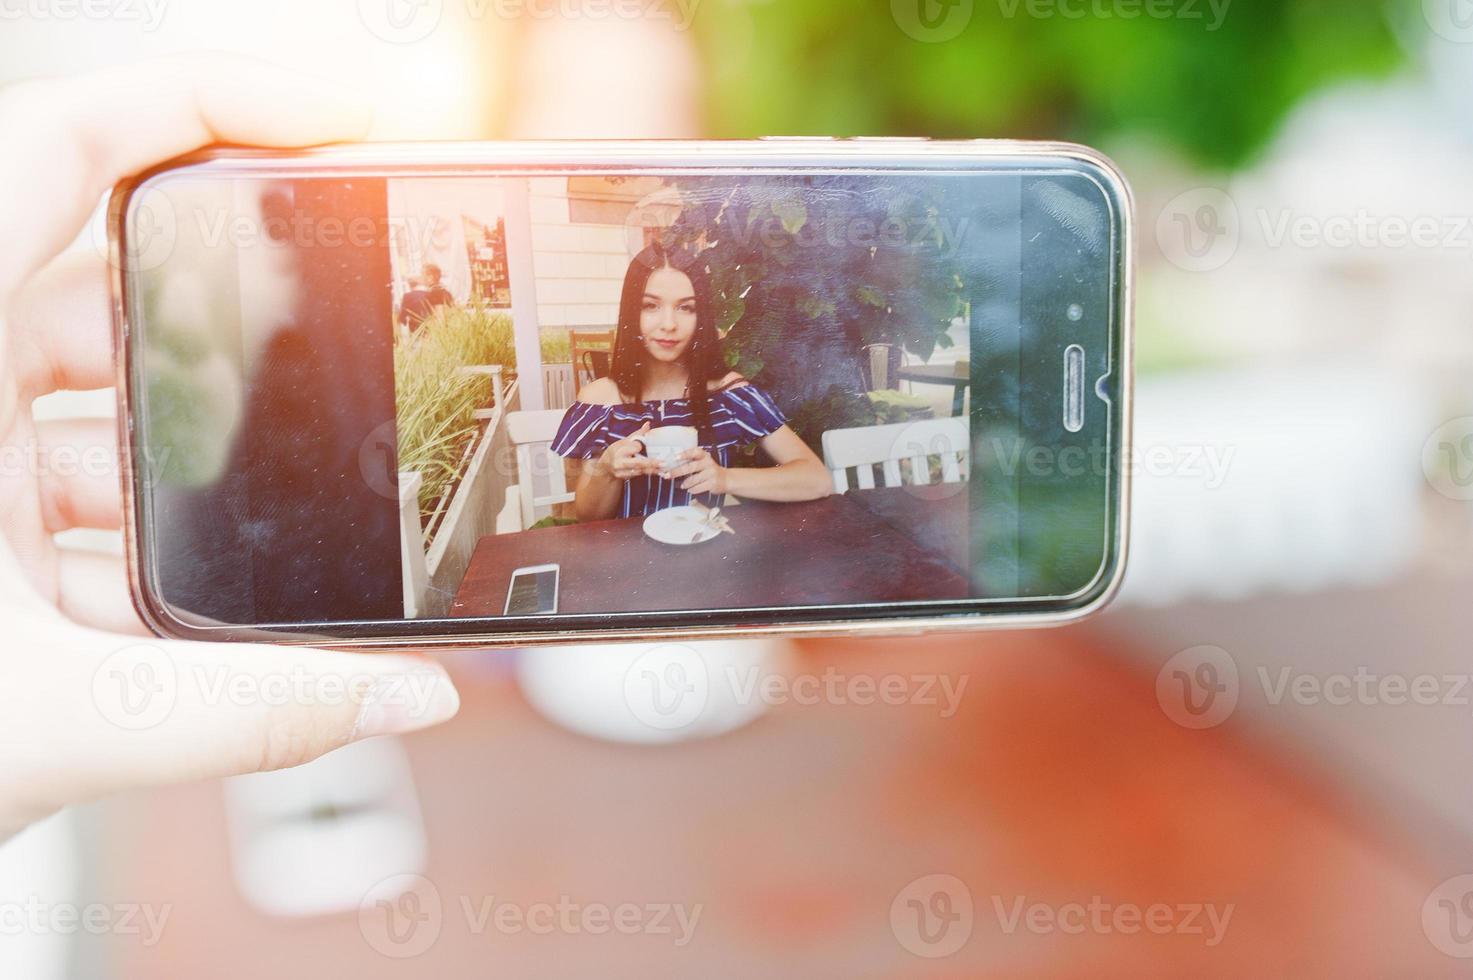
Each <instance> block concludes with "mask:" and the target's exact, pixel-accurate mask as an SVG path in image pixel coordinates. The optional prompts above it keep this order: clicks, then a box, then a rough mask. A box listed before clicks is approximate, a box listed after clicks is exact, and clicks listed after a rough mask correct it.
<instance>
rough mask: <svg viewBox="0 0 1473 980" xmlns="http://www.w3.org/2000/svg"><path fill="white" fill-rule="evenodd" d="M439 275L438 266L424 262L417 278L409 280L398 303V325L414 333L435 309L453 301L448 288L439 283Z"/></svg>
mask: <svg viewBox="0 0 1473 980" xmlns="http://www.w3.org/2000/svg"><path fill="white" fill-rule="evenodd" d="M440 276H441V272H440V267H439V266H438V265H435V264H434V263H433V262H426V263H425V264H424V268H422V269H421V270H420V273H419V278H418V279H411V280H409V291H408V292H406V293H405V294H404V299H403V300H402V301H401V302H400V304H399V326H401V327H404V328H406V329H407V330H408V331H409V332H410V333H414V332H415V331H416V330H418V329H419V328H420V327H421V326H422V325H423V324H424V322H425V320H426V319H427V318H428V317H429V315H430V314H431V313H433V312H435V310H436V309H438V308H440V307H442V306H449V305H451V304H452V303H454V302H455V297H454V296H451V295H450V290H448V289H446V288H445V287H444V286H443V285H441V284H440Z"/></svg>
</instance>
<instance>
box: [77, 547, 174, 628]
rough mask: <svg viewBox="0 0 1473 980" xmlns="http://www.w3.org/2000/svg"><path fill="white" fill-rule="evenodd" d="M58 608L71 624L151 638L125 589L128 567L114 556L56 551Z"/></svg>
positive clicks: (92, 552)
mask: <svg viewBox="0 0 1473 980" xmlns="http://www.w3.org/2000/svg"><path fill="white" fill-rule="evenodd" d="M57 558H58V563H59V564H58V575H57V577H58V582H59V589H58V593H57V607H58V608H60V609H61V611H62V613H63V614H64V615H65V616H66V617H67V618H68V619H70V620H71V621H72V622H74V623H79V624H81V625H83V626H88V627H91V628H93V629H99V630H106V631H108V632H109V633H118V634H121V635H124V636H151V635H152V634H151V633H150V632H149V631H148V627H146V626H144V625H143V620H141V619H139V618H138V611H137V609H135V608H134V606H133V596H132V593H131V592H130V590H129V588H128V572H127V566H126V565H125V564H124V561H123V559H122V558H120V557H118V556H117V555H106V554H101V553H99V552H95V551H80V550H77V549H74V548H58V549H57Z"/></svg>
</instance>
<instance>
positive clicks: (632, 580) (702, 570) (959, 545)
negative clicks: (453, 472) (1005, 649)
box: [450, 485, 973, 617]
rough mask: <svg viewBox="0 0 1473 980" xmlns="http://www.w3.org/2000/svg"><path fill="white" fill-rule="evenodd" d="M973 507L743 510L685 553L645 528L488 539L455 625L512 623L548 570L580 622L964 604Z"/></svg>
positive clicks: (922, 493)
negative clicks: (523, 584)
mask: <svg viewBox="0 0 1473 980" xmlns="http://www.w3.org/2000/svg"><path fill="white" fill-rule="evenodd" d="M967 501H968V495H967V488H966V486H965V485H955V486H941V487H900V488H888V489H875V490H854V491H850V492H849V493H847V494H844V495H841V496H832V497H827V498H825V499H823V500H814V501H808V502H805V503H789V504H769V503H761V502H758V501H744V502H743V503H742V504H741V505H740V506H737V507H732V508H728V509H726V510H724V511H722V513H723V514H726V515H728V516H729V517H730V519H731V525H732V529H733V530H735V531H736V534H734V535H733V534H722V535H719V536H718V537H716V538H715V539H714V540H711V541H707V542H704V543H702V544H697V545H686V546H678V545H665V544H660V543H659V542H657V541H653V540H651V539H650V538H648V537H646V536H645V534H644V531H643V529H642V528H641V524H642V523H643V520H642V519H641V518H630V519H628V520H614V521H598V522H594V523H589V524H575V525H569V526H567V527H553V528H543V529H541V530H536V531H523V532H521V533H518V534H501V535H494V536H489V537H485V538H482V539H481V541H480V543H479V544H477V545H476V550H475V553H474V554H473V555H472V556H471V561H470V567H469V568H468V569H467V571H466V575H465V579H464V580H463V581H462V583H461V586H460V590H459V592H458V593H457V594H456V596H455V602H454V604H453V605H452V606H451V610H450V615H451V616H457V617H485V616H500V615H502V614H503V612H504V610H505V605H506V593H507V589H508V587H509V586H510V584H511V576H512V573H513V572H514V571H516V570H517V569H518V568H524V567H527V566H529V565H545V564H557V565H560V566H561V567H562V572H561V579H560V583H559V589H558V611H559V612H560V613H569V614H577V613H607V612H613V611H616V610H645V611H663V610H674V609H746V608H758V607H764V606H793V605H823V604H829V603H855V602H903V601H914V600H924V599H965V598H969V597H970V596H971V595H972V594H973V593H972V589H971V585H970V582H969V580H968V576H967V574H966V571H965V570H966V569H967V567H968V566H969V564H970V562H969V558H968V551H969V539H968V534H967V515H968V509H967Z"/></svg>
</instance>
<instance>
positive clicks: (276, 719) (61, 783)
mask: <svg viewBox="0 0 1473 980" xmlns="http://www.w3.org/2000/svg"><path fill="white" fill-rule="evenodd" d="M93 635H94V636H96V637H101V638H103V639H104V644H105V646H104V648H103V649H100V650H97V651H96V652H94V653H92V655H90V656H82V657H76V658H72V660H71V663H69V664H66V665H65V666H63V667H62V668H61V670H60V671H59V673H60V674H61V676H59V677H57V678H55V681H54V682H55V683H58V684H61V685H65V686H66V687H68V688H69V689H70V690H69V691H68V692H66V693H67V694H68V695H69V696H66V697H57V698H47V697H40V698H34V699H33V703H46V702H50V704H51V705H53V706H55V705H57V704H61V705H64V706H66V707H67V708H69V709H70V710H63V711H61V712H57V711H55V710H52V711H50V712H49V713H48V716H47V717H40V718H33V719H32V726H31V730H32V731H34V732H36V735H37V737H36V738H35V739H33V740H31V744H33V745H34V746H36V758H35V759H34V760H32V761H33V762H34V763H35V764H36V765H35V768H34V769H33V771H32V773H31V778H30V780H29V781H28V780H26V779H24V778H23V779H22V780H21V781H20V785H21V786H26V785H27V782H30V783H31V785H33V786H35V787H38V788H39V789H40V790H41V792H42V795H43V798H42V799H39V800H37V801H36V802H37V804H38V805H41V806H43V807H49V808H51V809H54V808H56V807H59V806H62V805H65V804H68V803H73V802H77V801H80V800H85V799H90V798H93V797H96V796H100V795H103V794H106V793H110V792H114V791H117V790H122V789H128V788H132V787H139V786H154V785H161V784H168V783H175V782H183V781H190V780H197V779H208V778H213V777H219V776H230V775H238V774H242V773H251V772H262V771H266V770H274V769H285V768H289V767H291V766H297V765H301V764H302V763H304V762H308V761H310V760H312V759H315V758H317V757H318V756H321V755H323V754H325V753H327V752H331V751H332V750H333V749H336V748H340V747H342V746H344V745H346V744H348V743H349V742H353V741H357V740H359V739H363V738H369V737H372V736H375V735H393V734H401V733H405V732H411V731H415V730H417V729H421V728H425V727H428V726H430V725H434V724H437V723H439V722H442V721H445V720H447V719H449V718H451V717H453V716H454V715H455V713H456V712H457V711H458V710H459V708H460V696H459V694H458V693H457V692H456V690H455V686H454V684H453V683H452V682H451V680H450V678H449V676H448V675H447V674H446V673H445V671H444V669H443V668H441V667H440V666H439V665H438V664H436V663H434V662H433V661H431V660H427V659H423V658H420V657H413V656H399V655H385V654H350V653H334V652H329V651H324V650H312V649H304V648H294V647H274V646H265V645H256V644H238V645H237V644H214V643H181V642H165V641H149V642H142V643H140V642H137V641H133V640H129V639H125V638H120V637H113V636H110V635H108V634H93ZM55 693H57V694H61V693H62V692H55ZM22 768H29V767H24V766H23V767H22Z"/></svg>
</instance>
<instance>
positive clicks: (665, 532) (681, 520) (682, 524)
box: [644, 506, 721, 544]
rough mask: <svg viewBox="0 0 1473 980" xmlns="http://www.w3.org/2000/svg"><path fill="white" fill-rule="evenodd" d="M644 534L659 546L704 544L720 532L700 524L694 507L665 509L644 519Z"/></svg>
mask: <svg viewBox="0 0 1473 980" xmlns="http://www.w3.org/2000/svg"><path fill="white" fill-rule="evenodd" d="M644 533H645V534H647V535H649V536H650V537H652V538H654V539H655V540H656V541H658V542H660V543H661V544H704V543H705V542H707V541H710V540H711V539H712V538H715V537H719V536H720V534H721V532H720V531H718V530H716V529H715V528H714V527H711V526H710V525H708V524H703V523H702V522H701V512H700V511H698V510H696V509H695V508H694V507H690V506H686V507H667V508H665V509H664V510H657V511H655V512H654V513H653V514H651V515H650V516H649V517H646V518H645V519H644Z"/></svg>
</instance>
